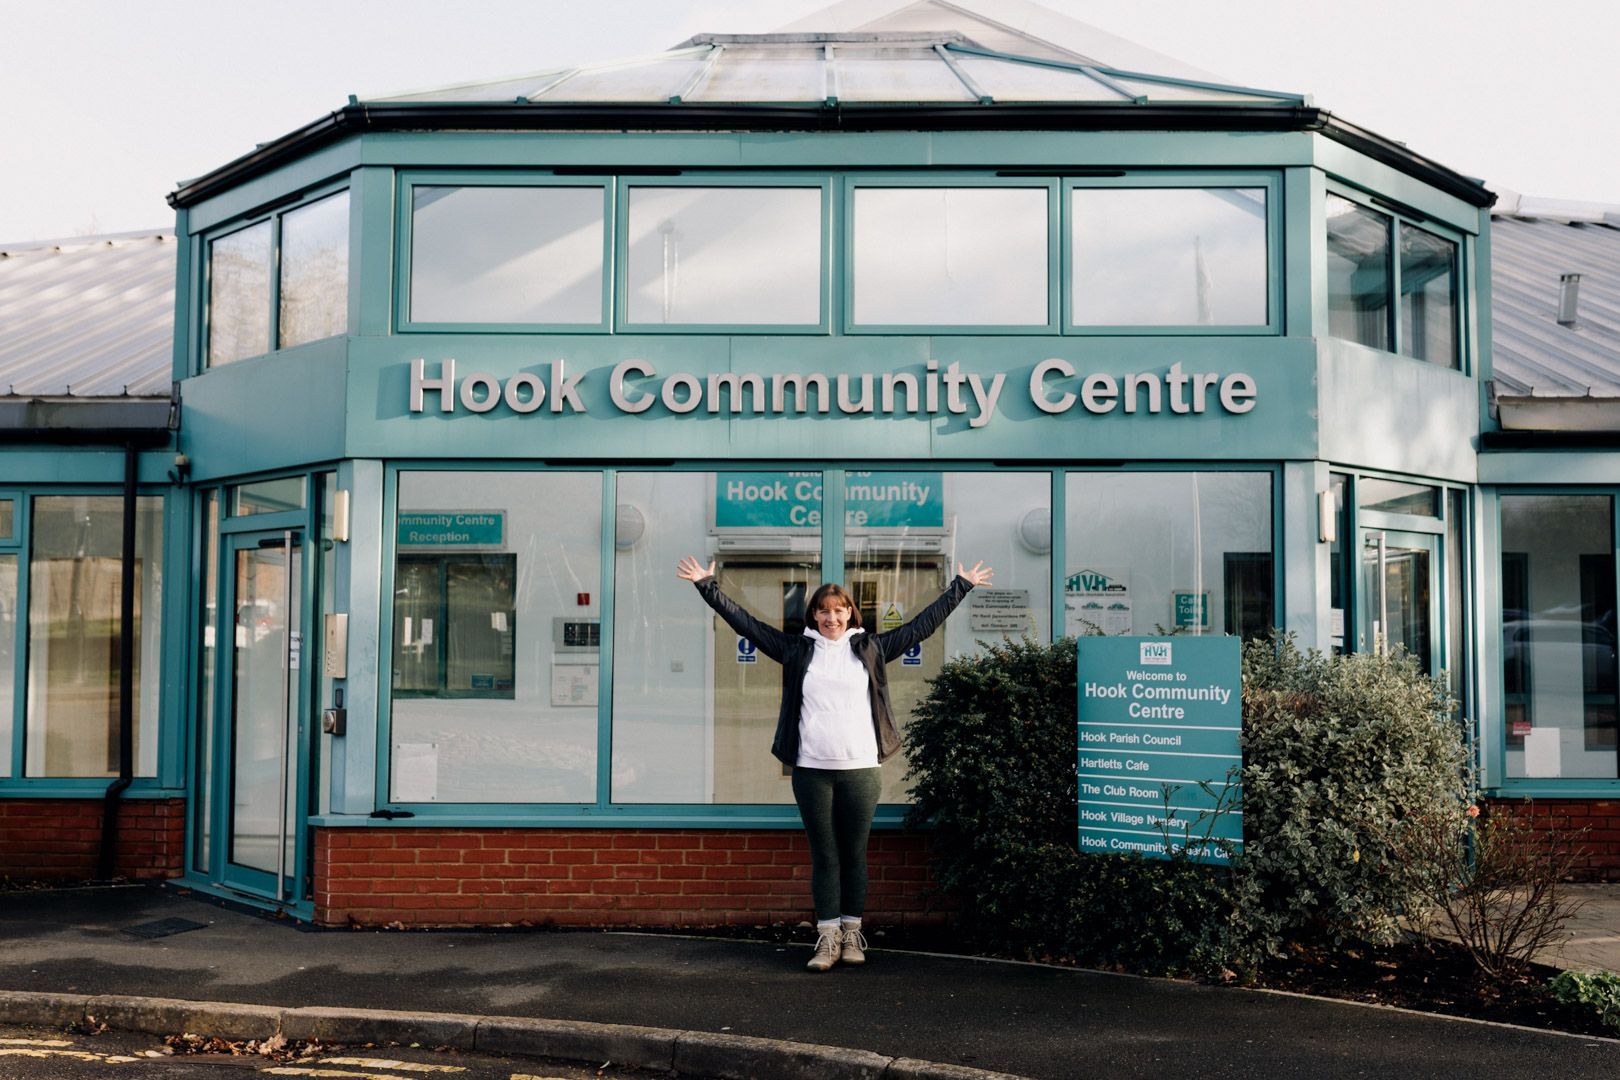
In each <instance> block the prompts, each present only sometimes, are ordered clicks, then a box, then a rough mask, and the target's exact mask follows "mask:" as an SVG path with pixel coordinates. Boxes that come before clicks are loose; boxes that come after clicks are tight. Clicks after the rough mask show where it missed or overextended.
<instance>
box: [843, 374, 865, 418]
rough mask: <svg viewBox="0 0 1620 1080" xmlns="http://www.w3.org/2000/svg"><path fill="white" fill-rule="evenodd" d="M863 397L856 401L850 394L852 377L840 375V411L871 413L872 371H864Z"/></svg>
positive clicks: (861, 377)
mask: <svg viewBox="0 0 1620 1080" xmlns="http://www.w3.org/2000/svg"><path fill="white" fill-rule="evenodd" d="M860 380H861V399H860V400H859V401H855V400H854V399H852V398H851V397H850V396H849V384H850V377H849V376H848V375H839V376H838V411H839V412H843V413H869V412H871V411H872V373H871V372H870V371H866V372H862V373H861V375H860Z"/></svg>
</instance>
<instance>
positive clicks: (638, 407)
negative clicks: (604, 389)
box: [608, 360, 658, 413]
mask: <svg viewBox="0 0 1620 1080" xmlns="http://www.w3.org/2000/svg"><path fill="white" fill-rule="evenodd" d="M656 374H658V369H656V368H654V367H653V366H652V365H651V364H649V363H647V361H645V360H621V361H620V362H619V363H618V365H617V366H615V367H614V369H613V373H612V374H611V375H609V376H608V397H609V398H610V399H612V401H613V405H614V407H615V408H617V409H618V410H619V411H621V412H627V413H642V412H646V411H647V410H648V409H650V408H652V407H653V404H654V403H655V402H656V401H657V400H658V399H657V398H656V397H654V396H653V395H651V394H643V393H641V392H640V391H639V390H636V391H632V389H631V388H630V387H628V386H626V385H625V384H624V380H625V379H626V378H627V377H628V376H630V375H640V376H642V377H643V378H650V377H651V376H653V375H656ZM632 394H634V396H631V395H632Z"/></svg>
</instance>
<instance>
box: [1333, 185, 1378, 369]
mask: <svg viewBox="0 0 1620 1080" xmlns="http://www.w3.org/2000/svg"><path fill="white" fill-rule="evenodd" d="M1389 225H1390V219H1389V218H1388V217H1387V216H1386V215H1384V214H1380V213H1378V212H1377V211H1374V210H1368V209H1367V208H1366V207H1363V206H1358V205H1356V204H1355V203H1353V202H1351V201H1350V200H1349V199H1344V198H1340V197H1339V196H1337V195H1329V196H1328V197H1327V263H1328V333H1330V334H1332V335H1333V336H1334V337H1339V338H1344V339H1346V340H1348V341H1357V342H1360V343H1361V344H1363V345H1369V346H1371V347H1372V348H1375V349H1385V350H1387V349H1389V348H1390V333H1391V331H1390V325H1389V283H1390V275H1391V271H1390V263H1389Z"/></svg>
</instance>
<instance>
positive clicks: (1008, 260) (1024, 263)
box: [852, 187, 1049, 326]
mask: <svg viewBox="0 0 1620 1080" xmlns="http://www.w3.org/2000/svg"><path fill="white" fill-rule="evenodd" d="M854 225H855V227H854V248H855V250H854V253H853V256H852V258H853V264H854V273H855V282H854V290H853V295H854V318H853V321H854V322H856V323H858V324H860V325H863V326H1044V325H1046V323H1047V321H1048V317H1049V316H1048V312H1047V264H1048V258H1047V252H1048V242H1047V189H1046V188H1044V187H1041V188H943V187H940V188H876V187H873V188H857V189H855V210H854Z"/></svg>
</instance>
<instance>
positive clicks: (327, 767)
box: [0, 0, 1620, 925]
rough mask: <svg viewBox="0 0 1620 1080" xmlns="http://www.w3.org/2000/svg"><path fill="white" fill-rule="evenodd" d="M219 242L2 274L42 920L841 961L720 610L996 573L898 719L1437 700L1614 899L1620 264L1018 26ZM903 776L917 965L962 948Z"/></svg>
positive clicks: (393, 108) (314, 178) (1083, 42)
mask: <svg viewBox="0 0 1620 1080" xmlns="http://www.w3.org/2000/svg"><path fill="white" fill-rule="evenodd" d="M1370 77H1371V76H1370ZM334 104H339V103H334ZM1395 134H1399V133H1395ZM171 202H172V204H173V207H174V209H175V219H174V222H173V224H172V227H169V228H165V229H163V230H160V231H155V232H152V233H142V234H126V235H120V236H114V237H94V238H79V239H75V240H65V241H48V242H36V243H31V244H30V243H23V244H10V245H6V247H5V250H4V251H3V253H0V395H3V396H0V874H4V875H7V876H10V877H13V878H18V879H40V878H74V877H76V878H86V877H97V876H102V877H107V876H112V875H114V874H118V875H128V876H133V877H137V878H170V879H175V880H176V881H178V882H179V883H182V884H184V885H186V886H188V887H191V888H193V889H196V890H199V891H203V892H209V893H214V894H218V895H221V896H226V897H232V898H236V899H238V900H242V901H244V902H247V903H251V904H258V905H263V906H265V907H271V908H278V909H280V910H283V911H285V912H286V913H288V914H289V915H290V916H292V917H295V918H297V919H300V920H306V921H311V922H315V923H321V924H345V923H348V924H357V925H380V924H387V923H392V922H402V923H405V924H412V925H415V924H424V925H425V924H447V923H465V924H499V923H516V922H534V923H543V922H555V923H558V924H579V925H607V924H664V925H668V924H677V923H679V924H688V923H725V922H748V923H755V922H761V921H767V920H775V919H794V920H797V919H798V918H801V917H803V911H804V910H806V905H807V903H808V899H807V898H808V887H807V878H808V870H809V867H808V860H807V856H806V854H805V851H804V850H803V847H802V844H803V841H802V837H801V835H800V832H799V830H798V817H797V812H796V810H795V808H794V805H793V802H792V796H791V792H790V787H789V779H788V778H787V776H785V775H784V771H783V768H782V767H781V765H780V764H779V763H778V762H776V761H775V760H774V759H773V758H771V756H770V755H769V753H768V752H767V751H768V745H769V742H770V735H771V730H772V726H773V723H774V717H775V711H776V703H777V695H778V692H779V683H780V676H779V671H778V669H777V667H776V665H775V664H774V663H773V662H772V661H770V660H769V659H766V658H764V657H762V656H760V655H757V654H756V653H755V652H754V651H753V649H752V647H751V646H750V645H749V644H748V643H747V642H746V641H741V640H739V639H738V637H737V635H736V634H735V633H733V632H732V631H730V630H729V629H728V628H727V627H725V625H724V624H722V623H720V622H718V621H717V620H716V619H715V618H714V617H713V615H712V613H711V612H710V611H709V610H708V609H707V608H706V607H705V606H704V605H703V604H702V603H701V602H700V600H699V598H698V597H697V596H696V595H695V594H694V593H693V590H692V587H691V586H690V585H689V584H687V583H685V582H683V581H679V580H677V579H676V577H675V574H674V567H675V564H676V561H677V559H678V558H680V557H681V556H683V555H686V554H693V555H696V556H698V557H699V558H701V559H703V560H704V561H705V562H706V561H707V560H709V559H711V558H712V559H714V560H716V562H717V564H718V568H719V571H718V572H719V576H720V579H721V582H722V584H723V586H724V588H725V589H726V590H727V591H728V592H730V593H732V594H733V595H735V596H737V597H738V598H739V599H740V600H741V601H742V602H743V603H744V604H745V605H746V606H747V607H749V608H750V609H751V610H752V611H754V612H755V613H756V614H757V615H759V616H760V617H761V618H763V619H765V620H767V621H770V622H772V623H775V624H778V625H781V626H783V627H785V628H788V629H793V628H795V627H798V626H801V625H802V623H803V619H804V616H805V602H806V598H807V596H808V594H809V592H811V591H812V590H814V588H815V587H816V586H817V585H818V584H819V583H821V582H822V581H839V582H843V583H845V585H846V586H847V587H848V589H849V590H850V592H851V594H852V595H853V596H854V597H855V598H856V600H857V602H858V603H859V605H860V608H861V614H862V617H863V619H864V620H865V622H866V623H867V624H868V625H869V626H878V627H883V626H889V625H894V624H895V623H896V622H898V621H900V620H904V619H905V618H907V617H908V616H909V615H910V614H912V613H914V612H916V611H917V610H919V609H920V607H921V606H923V605H925V604H927V603H928V602H929V601H930V600H932V599H933V598H934V597H935V596H936V595H938V593H939V592H940V590H941V589H942V588H943V587H944V585H945V584H946V582H947V581H948V580H949V579H950V577H951V575H952V574H953V573H954V571H955V567H956V565H957V563H958V562H959V561H961V562H965V563H967V564H968V565H970V566H971V565H972V564H973V563H974V562H975V561H977V560H981V559H982V560H984V561H986V562H988V563H989V564H991V565H992V566H994V568H995V572H996V576H995V581H994V585H993V587H989V588H984V589H978V590H975V591H974V592H973V593H972V595H971V596H970V598H969V600H968V601H967V602H966V604H965V605H964V610H962V611H961V612H959V613H958V614H957V615H956V616H955V617H953V618H952V620H951V621H950V622H949V623H948V624H947V627H946V629H945V630H944V631H943V632H942V633H941V634H939V635H936V636H935V637H934V638H931V639H930V640H929V641H928V642H927V643H926V644H924V645H923V646H921V647H920V649H919V650H917V651H916V652H915V653H913V654H912V655H908V656H907V657H905V658H903V660H902V661H900V662H899V663H897V664H896V665H895V666H894V668H893V672H892V675H891V681H892V682H891V685H892V691H893V694H894V697H895V698H896V706H897V711H898V712H900V713H902V714H909V711H910V708H911V706H912V705H913V704H914V703H915V702H916V701H917V700H918V699H919V698H920V696H921V695H922V694H923V693H925V691H926V684H927V680H928V679H929V677H930V676H931V675H933V674H934V673H936V672H937V671H938V670H939V668H940V666H941V665H942V664H943V663H944V662H945V661H946V660H947V659H948V658H951V657H954V656H959V655H964V654H972V653H975V652H978V651H980V650H983V649H984V648H986V647H987V644H986V643H989V642H995V641H999V640H1001V639H1002V638H1004V637H1009V638H1022V637H1024V636H1026V635H1027V636H1029V637H1031V638H1033V639H1035V640H1037V641H1045V640H1050V639H1053V638H1057V637H1061V636H1064V635H1073V634H1084V633H1095V632H1102V633H1107V634H1129V635H1142V634H1153V633H1157V632H1160V631H1170V630H1174V631H1177V632H1180V633H1183V634H1194V635H1199V634H1211V635H1238V636H1241V637H1243V638H1245V639H1251V638H1255V637H1257V636H1262V635H1265V634H1267V633H1268V632H1269V631H1270V630H1271V629H1272V628H1274V627H1280V628H1282V629H1283V630H1285V631H1287V632H1289V633H1292V634H1294V635H1296V636H1297V639H1298V640H1299V642H1300V643H1302V644H1304V645H1307V646H1312V647H1316V648H1319V649H1323V650H1342V651H1352V652H1367V651H1372V652H1381V651H1387V650H1394V649H1397V648H1399V649H1405V650H1406V651H1408V652H1410V653H1411V654H1412V655H1413V656H1414V657H1415V658H1416V660H1417V662H1418V663H1419V664H1420V665H1422V666H1423V667H1424V668H1426V669H1427V670H1428V671H1430V672H1431V673H1434V674H1436V675H1440V674H1443V675H1444V677H1445V678H1446V679H1447V680H1449V684H1450V686H1451V688H1452V690H1453V691H1454V693H1455V694H1456V696H1457V699H1458V701H1459V702H1460V714H1461V718H1462V721H1463V722H1464V723H1466V724H1467V725H1468V728H1469V730H1470V732H1471V733H1472V736H1473V741H1474V746H1475V748H1476V753H1477V759H1478V766H1479V769H1480V773H1481V776H1482V779H1483V782H1484V785H1485V787H1486V789H1487V791H1488V792H1489V794H1490V795H1491V796H1492V797H1495V798H1500V799H1517V798H1519V797H1521V796H1525V795H1529V796H1533V797H1534V798H1535V800H1536V803H1535V805H1536V814H1537V820H1538V821H1544V822H1546V823H1548V824H1549V825H1550V826H1556V825H1562V824H1571V823H1574V824H1593V825H1596V826H1597V829H1596V831H1594V832H1593V833H1592V834H1591V841H1590V842H1589V843H1588V845H1587V847H1588V852H1589V856H1588V859H1587V865H1586V866H1585V867H1584V872H1585V873H1587V874H1588V875H1590V876H1591V877H1593V878H1614V877H1620V842H1615V841H1613V840H1612V838H1613V837H1616V836H1620V832H1614V831H1611V830H1615V829H1620V725H1617V711H1616V641H1615V635H1616V621H1615V606H1616V563H1617V558H1620V548H1617V546H1616V512H1617V498H1620V456H1617V454H1616V447H1617V445H1620V207H1602V206H1596V207H1594V206H1576V205H1569V204H1559V203H1554V202H1549V201H1539V202H1538V201H1537V200H1536V199H1533V198H1528V197H1520V196H1517V195H1512V194H1510V193H1502V192H1495V191H1493V190H1491V189H1489V188H1488V187H1487V186H1486V185H1485V184H1484V183H1483V182H1481V181H1479V180H1476V179H1473V178H1470V177H1469V176H1467V175H1464V174H1462V173H1459V172H1457V171H1454V170H1453V169H1451V168H1448V167H1446V166H1445V165H1442V164H1440V163H1438V162H1436V161H1434V160H1431V159H1430V158H1427V157H1425V156H1424V155H1423V153H1422V152H1421V148H1409V147H1408V146H1406V145H1405V144H1404V143H1402V142H1399V141H1397V139H1396V138H1393V137H1391V136H1390V135H1386V134H1381V133H1378V132H1374V131H1370V130H1367V129H1365V128H1362V127H1358V126H1357V125H1355V124H1354V123H1352V122H1350V121H1348V120H1346V119H1343V118H1341V117H1339V116H1337V115H1335V114H1334V113H1332V112H1330V111H1328V110H1327V109H1325V108H1323V107H1321V106H1319V105H1317V104H1315V103H1313V102H1312V101H1311V100H1310V99H1309V98H1307V97H1305V96H1303V95H1301V94H1297V93H1290V92H1281V91H1272V90H1265V89H1257V88H1254V87H1248V86H1235V85H1230V84H1228V83H1226V82H1224V81H1222V80H1221V79H1220V78H1218V77H1216V76H1213V75H1210V74H1207V73H1205V72H1201V71H1198V70H1195V69H1192V68H1189V67H1188V66H1186V65H1184V64H1182V63H1180V62H1178V61H1176V60H1173V59H1171V58H1168V57H1165V56H1162V55H1159V54H1157V53H1154V52H1151V51H1149V50H1148V49H1145V48H1142V47H1140V46H1137V45H1133V44H1131V43H1129V42H1126V41H1122V40H1120V39H1118V38H1115V37H1112V36H1110V35H1108V34H1106V33H1103V32H1101V31H1099V30H1096V29H1094V28H1091V27H1089V26H1086V25H1083V24H1081V23H1077V22H1074V21H1072V20H1070V19H1068V18H1066V17H1063V16H1060V15H1058V14H1056V13H1054V12H1051V11H1048V10H1045V9H1043V8H1040V7H1038V6H1035V5H1033V4H1030V3H1026V2H1023V0H973V2H972V3H963V4H956V3H945V2H942V0H916V2H910V0H887V2H885V0H858V2H851V3H844V4H839V5H836V6H834V7H832V8H829V9H827V10H826V11H823V12H821V13H819V14H816V15H812V16H809V17H807V18H806V19H804V20H802V21H801V22H800V23H797V24H794V25H791V26H788V27H785V28H783V29H782V30H781V31H779V32H774V33H769V34H746V35H745V34H724V33H712V34H700V35H698V36H695V37H693V38H691V39H690V40H687V41H684V42H681V43H680V44H678V45H676V46H675V47H673V48H671V49H670V50H669V51H667V52H664V53H660V54H657V55H652V56H644V57H640V58H632V59H627V60H623V61H619V62H615V63H610V64H602V65H596V66H589V67H577V68H568V69H561V70H555V71H547V72H542V73H539V74H535V75H528V76H521V77H514V78H502V79H498V80H496V81H490V82H484V83H476V84H468V85H461V86H453V87H448V88H443V89H434V90H427V91H421V92H413V93H404V94H398V95H394V96H386V97H376V98H370V99H366V100H358V99H350V100H349V101H348V102H347V104H340V106H339V107H338V108H336V110H335V111H333V112H332V113H330V114H329V115H327V116H324V117H321V118H319V119H316V120H314V121H313V122H311V123H310V124H308V125H307V126H305V127H303V128H300V129H298V130H296V131H293V132H291V133H289V134H286V135H285V136H283V137H281V138H278V139H275V140H274V141H271V142H268V143H265V144H263V145H260V146H259V147H257V148H256V149H255V150H253V151H252V152H251V153H249V154H247V155H246V156H244V157H241V158H239V159H237V160H234V161H230V162H227V163H224V164H222V165H221V166H220V167H218V168H217V169H215V170H214V171H212V172H210V173H208V174H207V175H205V176H202V177H199V178H197V179H195V180H191V181H189V182H186V183H184V184H183V185H182V186H180V187H179V189H178V190H177V191H175V192H174V193H173V195H172V196H171ZM885 768H886V775H885V780H884V784H885V789H884V796H883V800H882V805H881V807H880V809H879V817H878V824H877V827H876V832H875V834H874V837H873V846H872V866H873V874H872V876H873V886H872V900H871V905H870V911H869V915H871V916H872V917H873V919H874V921H881V920H889V921H904V920H929V919H936V918H940V917H941V916H940V915H939V914H938V913H937V912H935V911H931V910H930V909H929V908H928V901H927V900H926V898H925V895H924V891H925V887H926V885H927V882H928V868H927V857H928V837H927V834H926V832H920V831H908V830H905V829H903V828H901V823H902V820H903V818H904V816H905V811H906V802H907V794H906V793H907V782H906V778H905V762H904V760H903V759H902V760H897V761H895V762H893V763H891V764H889V765H888V766H886V767H885Z"/></svg>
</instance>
